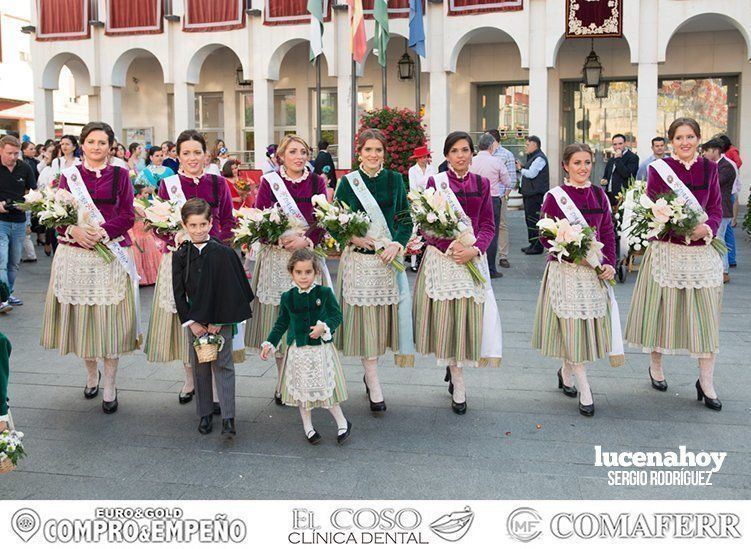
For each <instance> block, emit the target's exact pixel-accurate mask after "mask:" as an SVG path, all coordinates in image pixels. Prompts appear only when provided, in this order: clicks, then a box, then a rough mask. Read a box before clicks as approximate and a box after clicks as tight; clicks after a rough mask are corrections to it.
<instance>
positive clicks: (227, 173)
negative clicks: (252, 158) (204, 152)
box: [222, 158, 255, 210]
mask: <svg viewBox="0 0 751 549" xmlns="http://www.w3.org/2000/svg"><path fill="white" fill-rule="evenodd" d="M222 177H224V179H226V180H227V186H228V187H229V194H230V196H231V197H232V207H233V208H234V209H236V210H239V209H240V208H243V207H247V208H250V207H251V206H252V205H253V202H254V200H255V196H253V193H252V192H251V189H250V188H248V189H239V188H238V187H237V182H238V181H239V180H240V162H239V161H237V160H235V159H234V158H230V159H229V160H227V162H225V163H224V166H222Z"/></svg>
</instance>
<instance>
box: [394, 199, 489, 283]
mask: <svg viewBox="0 0 751 549" xmlns="http://www.w3.org/2000/svg"><path fill="white" fill-rule="evenodd" d="M407 198H408V199H409V204H410V212H411V214H412V219H413V220H414V222H415V225H417V227H418V228H419V229H420V230H421V231H422V232H423V233H425V234H426V235H428V236H432V237H434V238H442V239H449V240H453V241H455V242H459V243H460V244H461V245H462V246H464V247H467V248H469V247H472V246H474V245H475V242H476V241H477V239H476V238H475V235H474V233H473V232H472V227H471V226H469V225H467V224H466V223H465V222H463V221H462V220H460V219H459V217H458V216H457V215H456V212H455V211H454V209H453V208H452V207H451V205H450V204H449V203H448V200H446V197H445V196H444V195H443V193H441V192H439V191H437V190H436V189H434V188H432V187H431V188H428V189H425V190H424V191H410V192H409V193H408V194H407ZM452 246H453V243H452ZM449 250H451V247H449ZM465 266H466V267H467V269H468V270H469V273H470V274H471V275H472V278H473V279H474V281H475V282H476V283H478V284H485V282H486V280H485V277H483V276H482V274H481V273H480V268H479V267H478V266H477V264H476V263H475V259H473V260H472V261H469V262H467V263H465Z"/></svg>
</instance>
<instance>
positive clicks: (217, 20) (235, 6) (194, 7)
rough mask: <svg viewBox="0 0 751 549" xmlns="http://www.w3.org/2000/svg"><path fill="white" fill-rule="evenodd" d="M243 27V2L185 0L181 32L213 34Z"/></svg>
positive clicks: (235, 0)
mask: <svg viewBox="0 0 751 549" xmlns="http://www.w3.org/2000/svg"><path fill="white" fill-rule="evenodd" d="M244 26H245V10H244V9H243V0H185V17H184V18H183V30H184V31H186V32H213V31H220V30H233V29H241V28H243V27H244Z"/></svg>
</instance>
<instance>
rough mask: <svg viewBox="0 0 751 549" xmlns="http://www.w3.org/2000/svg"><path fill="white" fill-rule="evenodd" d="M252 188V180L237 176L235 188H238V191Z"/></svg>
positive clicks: (246, 190)
mask: <svg viewBox="0 0 751 549" xmlns="http://www.w3.org/2000/svg"><path fill="white" fill-rule="evenodd" d="M250 188H251V182H250V180H248V179H240V178H239V177H238V178H237V181H235V189H237V192H241V193H242V192H248V191H250Z"/></svg>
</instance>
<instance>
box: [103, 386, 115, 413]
mask: <svg viewBox="0 0 751 549" xmlns="http://www.w3.org/2000/svg"><path fill="white" fill-rule="evenodd" d="M102 411H103V412H104V413H105V414H114V413H115V412H117V389H115V400H113V401H110V402H107V401H106V400H102Z"/></svg>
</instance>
